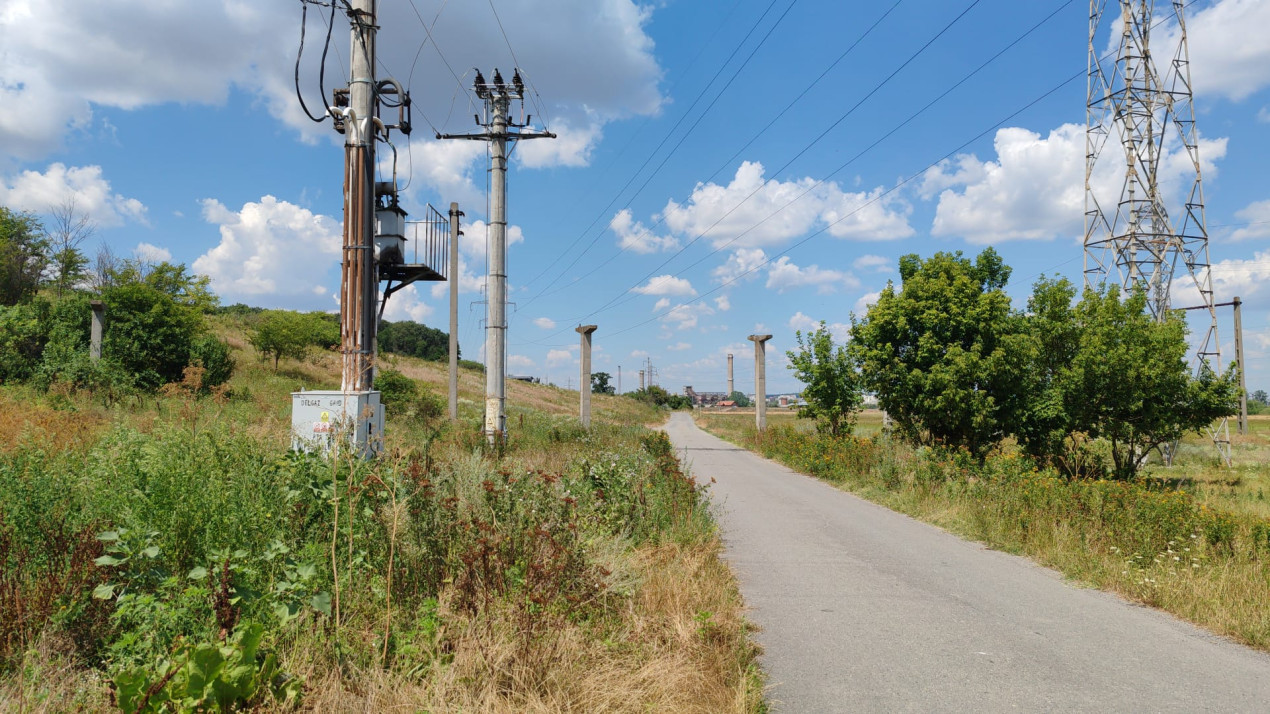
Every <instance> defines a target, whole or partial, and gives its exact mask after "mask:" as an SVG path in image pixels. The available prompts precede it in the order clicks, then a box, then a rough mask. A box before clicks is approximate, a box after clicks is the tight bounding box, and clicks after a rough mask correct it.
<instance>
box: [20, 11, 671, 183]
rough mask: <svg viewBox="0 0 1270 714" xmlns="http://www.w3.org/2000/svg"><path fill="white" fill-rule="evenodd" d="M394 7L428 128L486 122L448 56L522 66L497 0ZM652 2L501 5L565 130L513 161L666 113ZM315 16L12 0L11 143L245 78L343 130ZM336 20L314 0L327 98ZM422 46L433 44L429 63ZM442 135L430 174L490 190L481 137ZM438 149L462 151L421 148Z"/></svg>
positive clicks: (533, 96)
mask: <svg viewBox="0 0 1270 714" xmlns="http://www.w3.org/2000/svg"><path fill="white" fill-rule="evenodd" d="M442 9H444V12H443V13H439V11H440V10H442ZM416 12H417V13H418V16H416ZM379 13H380V14H379V17H378V20H379V25H380V28H381V29H380V33H379V37H378V42H377V50H378V53H379V57H378V59H379V60H380V62H381V63H382V65H383V66H384V67H391V68H394V69H398V71H401V72H406V73H407V74H405V75H403V76H398V77H396V79H397V80H399V81H401V82H402V83H407V82H409V83H410V84H412V85H413V87H414V89H415V92H414V95H413V97H412V98H413V100H414V103H415V113H414V116H415V120H416V121H417V122H418V124H419V125H420V126H421V127H422V126H423V125H424V122H422V121H420V117H421V116H422V115H426V116H428V117H430V118H431V119H432V120H433V121H436V122H439V123H441V124H442V126H439V127H438V128H439V129H441V130H442V131H449V132H458V131H468V130H470V129H472V128H473V127H472V126H471V118H470V117H471V112H470V111H468V108H469V107H468V106H467V104H468V102H467V97H465V96H458V98H457V101H454V100H453V98H454V97H455V95H456V93H457V94H460V95H461V94H462V92H461V91H459V89H458V87H456V85H455V80H454V78H453V76H451V74H450V69H449V68H448V67H447V66H446V64H445V63H443V62H441V61H439V57H438V54H439V53H443V54H444V56H445V57H446V59H447V60H448V61H449V63H450V66H453V67H458V68H462V67H473V66H481V67H483V68H485V71H486V73H487V74H489V72H490V71H491V70H492V69H493V67H492V66H491V63H493V62H496V61H497V62H499V63H500V64H501V65H502V69H504V70H506V71H507V74H508V76H507V78H508V79H510V76H509V75H510V70H511V69H512V67H511V65H512V62H511V60H510V57H506V55H498V56H497V57H494V56H492V55H491V54H490V51H489V48H491V47H502V46H504V40H503V36H502V33H501V31H500V28H499V26H498V25H497V23H494V22H492V21H491V17H490V14H489V7H488V6H487V5H485V4H484V3H472V2H460V3H452V2H446V1H445V0H418V2H416V3H415V5H414V6H413V7H411V6H409V5H407V4H405V3H381V4H380V5H379ZM652 13H653V7H652V6H650V5H645V4H643V3H637V2H635V1H634V0H559V1H558V2H553V3H551V4H549V5H543V4H541V3H527V2H520V3H503V4H502V6H500V8H499V15H500V18H501V20H502V23H503V26H504V27H505V28H506V29H507V31H508V33H509V35H510V37H511V39H512V42H514V43H515V46H516V54H517V57H518V58H519V61H520V63H521V64H522V66H523V67H525V68H528V69H529V72H530V73H529V74H527V75H526V80H527V83H528V84H529V92H528V94H529V95H530V96H529V97H528V98H527V99H526V102H525V107H526V111H529V112H533V113H534V114H535V117H534V119H535V124H541V122H542V121H543V120H544V119H550V128H551V129H552V130H554V131H555V132H556V133H557V134H559V138H558V139H554V140H548V139H542V140H537V141H530V142H525V144H524V145H523V146H521V147H520V148H519V149H518V150H517V152H516V154H515V156H514V160H516V161H518V162H519V163H520V164H521V165H523V166H526V167H536V166H557V165H563V166H577V165H582V164H585V163H586V162H587V161H588V159H589V156H590V152H591V151H592V149H593V148H594V146H595V144H596V142H598V141H599V139H600V137H601V136H602V131H603V127H604V125H605V124H607V123H608V122H610V121H613V120H616V119H620V118H623V117H630V116H637V115H650V114H654V113H656V112H658V111H659V110H660V108H661V106H662V104H663V102H664V98H663V96H662V95H661V92H660V90H659V88H658V83H659V82H660V80H661V76H662V70H661V67H660V66H659V65H658V63H657V60H656V57H655V55H654V47H653V41H652V39H651V38H650V37H649V36H648V34H647V33H646V32H645V27H646V26H647V25H648V23H649V22H650V21H651V20H652ZM300 16H301V13H300V6H299V4H298V3H295V4H292V3H270V2H263V3H248V2H242V0H208V1H207V2H200V3H179V2H177V3H174V2H171V1H170V0H135V1H134V2H130V3H128V6H127V11H126V12H120V11H119V8H118V7H117V6H116V5H115V4H112V3H93V2H78V1H77V0H8V2H6V3H4V4H3V5H2V6H0V36H3V37H4V41H3V43H2V44H0V58H2V61H0V146H4V147H5V148H6V151H8V152H10V153H11V154H13V155H15V156H17V157H18V158H20V159H26V160H30V159H35V158H39V157H41V156H44V155H46V154H47V153H49V152H51V151H54V150H56V149H57V147H58V146H60V145H61V144H62V142H63V140H64V138H65V137H66V135H67V134H68V133H71V132H75V131H83V130H85V129H87V128H89V127H91V126H93V124H94V123H95V122H96V121H97V119H96V118H95V116H94V110H95V109H96V108H98V107H111V108H117V109H123V110H137V109H141V108H144V107H149V106H155V105H159V104H164V103H173V102H180V103H186V104H211V105H219V104H223V103H224V102H225V101H226V100H227V98H228V97H229V96H230V93H231V90H233V89H238V90H240V91H244V92H246V93H248V94H250V95H253V96H255V97H258V98H259V99H260V100H261V106H262V107H263V108H264V109H265V110H266V111H268V112H269V113H270V114H271V115H272V116H273V117H275V118H276V119H277V120H278V121H279V122H281V123H282V124H284V125H286V126H288V127H290V128H291V129H293V130H295V131H297V132H299V133H300V134H301V136H303V137H305V139H306V140H309V141H313V140H319V139H324V140H326V141H331V142H333V143H334V142H337V141H338V137H337V136H336V135H335V134H334V132H332V131H330V124H326V125H324V126H318V125H313V124H311V123H310V122H309V121H308V120H307V119H306V118H305V117H304V115H303V112H302V110H301V108H300V106H299V103H298V102H297V101H296V96H295V86H294V78H293V72H294V64H293V63H294V62H295V53H296V48H297V44H298V39H299V31H300ZM325 17H326V15H325V14H324V9H323V8H321V7H318V6H311V7H310V9H309V13H308V37H307V38H306V39H307V41H306V46H305V54H304V58H303V62H302V64H301V68H300V73H301V88H302V90H303V91H304V93H305V96H306V97H307V98H308V103H309V107H310V109H311V110H315V111H320V106H321V105H322V104H323V102H324V100H323V99H322V98H321V97H320V96H318V86H317V85H318V81H317V78H318V67H317V65H318V60H319V57H320V56H321V54H322V41H323V39H324V35H325V33H324V32H323V29H324V20H325ZM421 18H422V19H423V21H424V22H427V23H429V24H430V25H431V23H432V19H433V18H437V19H436V23H435V25H432V26H431V36H432V40H430V41H429V42H428V43H427V44H426V46H421V45H420V39H421V37H422V36H423V28H422V27H421V26H420V19H421ZM335 22H336V32H335V34H334V39H333V40H332V42H333V43H334V44H335V47H333V48H332V49H333V51H332V52H331V53H330V56H329V57H328V62H327V72H326V90H327V92H330V90H331V89H333V88H334V87H335V86H338V85H340V84H343V83H344V82H345V81H347V77H344V76H341V75H342V74H343V71H344V65H343V60H342V59H341V56H342V55H346V54H347V44H348V31H347V29H346V28H347V18H346V17H345V16H344V14H343V13H342V12H339V13H336V15H335ZM560 38H568V41H561V39H560ZM433 40H434V41H435V44H434V42H433ZM416 52H422V55H421V56H420V58H419V61H418V62H417V63H416V62H415V55H416ZM495 54H496V55H497V53H495ZM500 58H502V59H500ZM412 67H413V69H411V68H412ZM411 73H412V76H411ZM472 79H473V78H472V76H471V75H465V76H462V77H461V78H460V83H461V84H462V85H463V86H464V87H470V86H471V82H472ZM517 111H518V112H519V107H517ZM544 114H545V116H544ZM32 117H39V120H38V121H33V120H32V119H31V118H32ZM447 119H449V121H448V122H447V121H446V120H447ZM420 133H423V132H420ZM435 143H436V142H429V141H419V142H417V143H416V146H419V149H418V151H419V152H420V153H419V154H417V155H416V156H415V157H414V158H415V162H414V163H415V166H416V167H418V169H419V171H418V174H417V175H416V178H422V179H423V181H422V182H421V183H429V184H432V185H433V187H434V188H444V189H446V190H447V191H449V190H455V191H456V192H458V193H460V194H461V193H462V189H464V187H467V189H468V194H472V195H477V194H478V192H473V191H471V190H470V179H471V177H472V176H474V175H475V176H479V175H480V173H479V169H480V164H481V163H483V158H484V151H483V148H482V147H481V145H480V144H479V143H478V142H458V141H454V142H446V143H447V144H451V145H456V148H454V149H449V148H444V149H441V148H436V149H433V148H430V147H429V146H428V145H429V144H435ZM420 145H422V146H420ZM460 146H461V148H459V147H460ZM437 152H441V153H446V154H448V156H449V159H450V160H449V161H446V162H442V163H441V164H436V163H427V162H425V161H420V159H421V158H422V157H424V156H425V155H427V154H429V153H431V154H432V155H433V156H434V157H435V156H437ZM449 152H453V153H449ZM464 157H466V158H467V159H468V161H466V162H464V161H463V159H464ZM476 183H477V184H478V185H479V183H480V181H477V182H476ZM469 197H470V196H469ZM467 198H468V197H465V200H466V199H467Z"/></svg>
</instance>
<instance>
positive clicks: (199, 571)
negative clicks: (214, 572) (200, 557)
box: [186, 565, 207, 580]
mask: <svg viewBox="0 0 1270 714" xmlns="http://www.w3.org/2000/svg"><path fill="white" fill-rule="evenodd" d="M186 577H187V578H189V579H190V580H206V579H207V568H204V567H203V566H201V565H200V566H198V567H197V568H194V569H193V570H191V571H190V574H189V575H187V576H186Z"/></svg>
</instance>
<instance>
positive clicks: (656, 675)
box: [304, 540, 762, 714]
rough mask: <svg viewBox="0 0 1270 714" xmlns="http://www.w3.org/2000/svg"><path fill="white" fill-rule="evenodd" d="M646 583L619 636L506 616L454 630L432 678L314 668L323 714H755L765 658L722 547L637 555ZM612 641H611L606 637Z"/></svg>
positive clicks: (313, 705)
mask: <svg viewBox="0 0 1270 714" xmlns="http://www.w3.org/2000/svg"><path fill="white" fill-rule="evenodd" d="M637 557H638V559H639V560H640V567H639V570H640V571H641V572H643V573H645V574H646V575H645V579H644V582H643V583H642V584H641V585H640V586H639V588H638V590H637V593H636V595H635V597H634V598H631V599H630V600H629V602H628V605H627V609H626V610H625V611H623V612H617V613H613V618H614V619H615V621H617V622H618V623H620V624H619V626H617V627H615V628H613V629H612V630H611V631H608V632H603V633H601V632H597V631H596V630H595V628H596V625H595V624H588V623H571V622H568V621H565V620H560V621H558V622H556V623H555V624H554V626H552V627H550V628H543V629H541V630H539V631H538V632H536V633H534V634H533V635H531V636H529V637H527V636H526V633H525V632H524V631H523V630H522V629H520V628H519V627H518V625H517V622H516V617H515V616H514V615H513V614H511V613H510V612H507V611H494V612H487V613H484V614H483V615H482V616H481V617H479V618H476V619H464V618H463V617H461V616H459V615H457V614H455V613H454V612H452V611H446V612H443V620H444V621H445V622H446V623H447V624H446V625H445V627H444V631H443V633H442V635H441V636H440V643H439V644H438V645H436V647H437V648H438V649H440V650H445V651H448V653H449V657H452V659H451V660H450V662H449V663H448V664H447V665H445V666H444V667H441V668H438V669H437V670H435V671H433V672H431V674H430V676H427V677H411V676H410V675H409V673H405V672H400V671H391V672H383V671H376V672H346V673H344V676H342V677H341V676H340V673H339V672H338V670H335V669H332V668H331V667H330V666H329V665H328V664H327V663H326V662H322V661H311V662H310V663H309V668H308V672H307V676H306V680H307V681H309V682H311V683H312V684H311V686H310V687H309V690H308V691H307V692H306V695H305V702H304V707H305V709H308V710H312V711H330V712H345V711H385V712H386V711H411V712H413V711H427V712H432V713H433V714H441V713H442V712H482V713H489V714H502V713H507V714H511V713H513V712H615V713H621V712H631V713H632V714H633V713H635V712H701V713H703V714H704V713H707V712H711V713H713V712H754V711H759V710H760V709H761V707H762V702H761V691H760V688H759V687H758V686H757V684H756V683H757V678H756V677H755V676H754V673H753V672H754V670H753V664H752V662H753V657H754V655H755V654H756V653H755V652H754V651H753V649H752V647H753V646H752V645H750V644H749V640H748V636H749V633H748V626H747V625H746V623H745V621H744V620H743V619H742V618H741V617H740V614H739V613H740V597H739V595H738V594H737V591H736V587H735V584H734V583H733V581H732V579H731V575H730V572H729V571H728V568H727V566H726V565H725V564H724V563H723V562H722V561H721V560H720V558H719V543H718V541H717V540H710V541H709V542H707V543H704V544H701V545H700V546H694V547H691V548H683V547H679V546H658V547H649V548H645V549H642V550H640V551H638V553H637ZM597 635H602V636H597Z"/></svg>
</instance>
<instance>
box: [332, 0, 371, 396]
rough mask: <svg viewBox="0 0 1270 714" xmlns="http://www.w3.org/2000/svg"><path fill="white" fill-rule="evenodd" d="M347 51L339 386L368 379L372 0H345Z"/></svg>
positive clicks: (358, 386)
mask: <svg viewBox="0 0 1270 714" xmlns="http://www.w3.org/2000/svg"><path fill="white" fill-rule="evenodd" d="M351 8H352V9H351V11H350V13H349V14H350V18H349V19H350V20H351V21H352V26H351V28H350V29H351V34H352V41H353V46H352V51H351V54H350V55H349V59H350V68H349V69H350V77H351V78H350V80H349V98H348V107H347V108H345V109H344V110H343V112H342V114H343V119H344V121H343V125H344V246H343V256H342V257H343V260H342V261H341V264H340V354H341V357H342V364H341V371H340V388H341V390H343V391H344V392H365V391H369V390H370V388H371V385H372V382H373V380H374V365H375V355H374V344H375V303H376V302H378V300H377V299H376V294H377V292H378V289H379V281H378V280H377V278H376V275H375V262H374V257H375V256H374V235H375V226H374V221H375V185H374V184H375V125H374V114H375V30H376V27H375V0H351Z"/></svg>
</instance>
